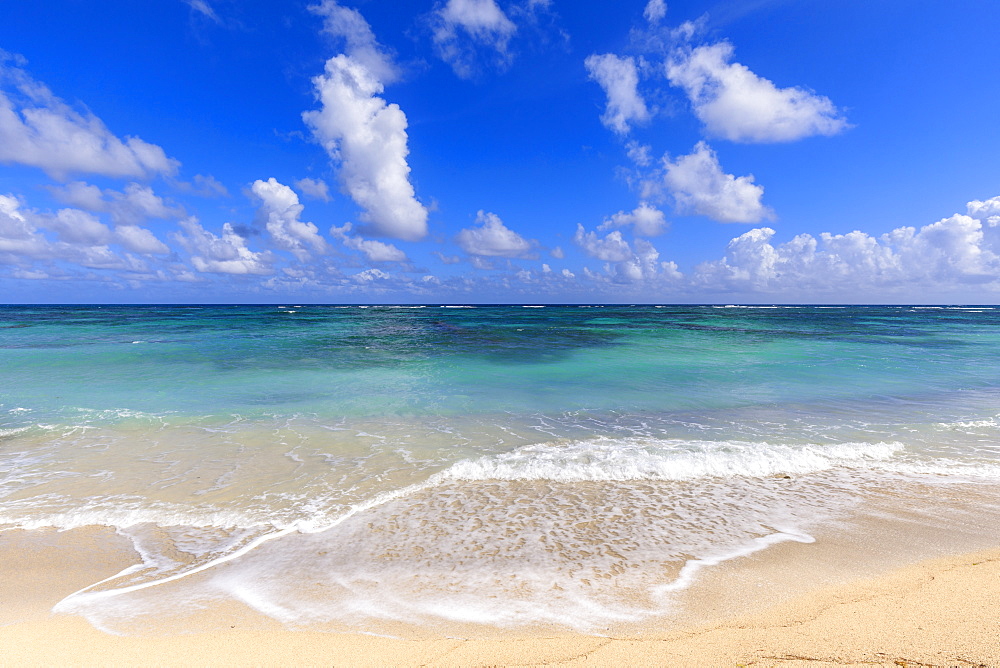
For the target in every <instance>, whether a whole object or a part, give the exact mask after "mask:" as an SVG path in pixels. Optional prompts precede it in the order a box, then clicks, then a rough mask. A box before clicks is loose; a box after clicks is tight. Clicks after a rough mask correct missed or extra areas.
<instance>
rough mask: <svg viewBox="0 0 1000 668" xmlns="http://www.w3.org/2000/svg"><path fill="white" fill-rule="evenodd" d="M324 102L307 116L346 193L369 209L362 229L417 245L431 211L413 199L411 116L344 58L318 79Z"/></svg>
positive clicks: (367, 73)
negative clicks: (409, 143) (409, 144)
mask: <svg viewBox="0 0 1000 668" xmlns="http://www.w3.org/2000/svg"><path fill="white" fill-rule="evenodd" d="M313 83H314V85H315V86H316V91H317V93H318V95H319V99H320V101H321V103H322V105H323V106H322V109H320V110H319V111H309V112H306V113H304V114H303V115H302V117H303V119H304V120H305V122H306V124H307V125H308V126H309V127H310V128H311V129H312V132H313V134H314V135H315V137H316V139H317V140H319V142H320V143H321V144H322V145H323V147H324V148H325V149H326V151H327V153H329V154H330V157H331V158H332V159H333V160H335V161H338V162H339V163H340V174H339V177H340V180H341V183H342V184H343V187H344V189H345V190H346V191H347V193H348V194H349V195H350V196H351V198H352V199H354V201H355V202H356V203H357V204H358V205H359V206H361V207H362V208H363V209H364V210H365V211H364V213H363V214H362V216H361V219H362V221H364V222H365V223H366V225H365V226H363V228H362V230H363V231H364V232H365V233H367V234H371V235H373V236H385V237H393V238H396V239H404V240H407V241H416V240H418V239H421V238H423V237H424V236H425V235H426V234H427V209H426V208H424V206H423V205H422V204H420V202H418V201H417V200H416V198H415V196H414V191H413V186H412V185H411V184H410V180H409V176H410V166H409V165H408V164H407V162H406V156H407V154H409V149H408V148H407V134H406V125H407V124H406V115H405V114H404V113H403V111H402V110H401V109H400V108H399V106H398V105H396V104H386V101H385V100H383V99H382V98H380V97H378V93H381V92H382V84H381V83H379V81H378V80H377V79H375V78H374V77H373V76H372V73H371V72H370V71H369V70H368V69H367V68H366V67H365V66H364V65H363V64H361V63H359V62H357V61H355V60H353V59H352V58H350V57H349V56H346V55H339V56H336V57H334V58H331V59H330V60H328V61H327V63H326V74H325V75H322V76H318V77H316V78H315V79H313Z"/></svg>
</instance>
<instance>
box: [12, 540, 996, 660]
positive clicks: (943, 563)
mask: <svg viewBox="0 0 1000 668" xmlns="http://www.w3.org/2000/svg"><path fill="white" fill-rule="evenodd" d="M75 531H76V532H78V533H77V535H76V536H74V540H73V543H74V546H75V549H74V550H73V561H72V562H70V563H71V567H68V568H67V565H68V562H67V557H68V556H69V555H68V552H67V551H65V550H61V548H60V546H59V543H58V540H56V541H46V540H42V541H38V537H37V535H36V536H32V541H33V542H34V544H35V549H33V550H32V549H25V545H24V544H23V543H24V541H19V540H17V539H16V537H14V540H11V538H12V536H11V534H6V535H4V534H0V536H5V540H3V541H2V542H0V565H2V568H3V572H5V573H6V574H7V577H6V578H5V582H4V584H3V586H2V588H0V594H2V599H3V600H4V601H5V602H6V603H7V605H5V606H2V607H5V608H7V610H6V611H5V612H4V613H3V614H4V618H2V619H0V624H5V625H4V626H0V648H2V652H0V665H18V666H32V665H109V664H114V665H124V664H128V665H158V666H170V665H178V666H179V665H192V664H211V665H248V664H255V665H262V664H263V665H293V664H295V665H350V666H389V665H394V666H397V665H398V666H417V665H434V666H495V665H504V666H506V665H567V666H591V665H592V666H607V665H622V666H624V665H670V666H738V665H744V666H750V665H753V666H806V665H808V666H816V665H820V666H822V665H882V666H900V665H909V666H988V667H989V668H1000V606H997V605H996V601H997V600H1000V548H993V549H989V550H985V551H977V552H971V553H968V554H962V555H958V556H947V557H938V558H933V559H927V560H923V561H919V562H917V563H915V564H909V565H906V566H902V567H897V568H895V569H894V570H891V571H889V572H887V573H883V574H881V575H878V576H875V577H865V578H861V579H854V580H850V581H847V582H840V583H838V584H832V585H827V586H822V587H820V588H818V589H814V590H812V591H808V592H806V593H801V594H798V595H795V596H794V597H792V598H790V599H788V600H784V601H781V602H778V603H768V604H766V605H765V607H763V608H762V609H757V610H755V611H753V612H746V611H743V612H737V613H736V614H732V615H729V616H726V615H724V614H719V611H718V610H716V611H715V612H716V615H715V616H716V619H714V620H713V621H710V622H700V623H699V622H687V623H684V624H682V625H680V626H677V627H670V628H665V629H659V630H657V629H656V628H655V627H651V628H649V629H648V630H646V631H644V632H642V633H635V634H632V633H625V634H620V633H619V634H615V635H613V636H610V637H601V636H592V635H582V634H575V633H572V632H559V633H546V632H538V633H535V634H533V633H530V632H527V633H526V632H524V631H512V632H504V631H502V630H499V629H498V630H497V631H496V632H495V633H493V634H483V635H480V636H478V637H470V638H460V637H443V636H442V637H430V638H428V637H424V638H421V639H405V638H389V637H378V636H373V635H365V634H362V633H328V632H320V631H299V630H289V629H285V628H284V627H282V626H280V625H279V624H278V623H277V622H273V621H262V620H261V619H259V618H258V617H257V616H255V615H250V614H247V611H246V610H244V609H241V608H240V607H239V606H233V605H228V604H220V605H219V606H216V607H215V608H212V609H210V610H206V611H204V612H202V613H199V615H198V620H197V621H198V622H199V623H198V624H197V627H198V628H201V629H213V630H211V631H207V632H206V631H199V632H194V633H190V632H183V633H179V632H176V631H174V632H167V633H166V634H164V633H163V630H162V629H157V630H154V632H157V633H158V634H157V635H143V636H118V635H111V634H108V633H105V632H102V631H100V630H98V629H96V628H94V627H93V626H91V625H90V624H89V623H88V622H87V621H86V620H84V619H83V618H82V617H77V616H69V615H60V614H52V613H51V612H49V610H51V606H52V605H53V604H54V602H55V600H58V599H59V598H60V597H62V596H64V595H66V594H68V593H70V592H71V591H74V590H75V589H76V588H77V587H76V585H77V584H78V583H83V585H86V584H87V582H86V581H85V580H87V579H88V578H95V576H97V575H100V574H101V573H105V574H106V575H105V577H106V576H107V575H111V574H113V573H114V572H117V571H118V570H120V568H121V567H122V566H123V565H128V564H129V563H130V562H131V560H132V555H131V554H130V552H131V551H130V549H129V548H128V545H127V541H125V540H124V539H122V538H121V537H118V536H115V535H114V533H113V532H111V531H110V530H104V529H96V528H94V529H82V530H75ZM30 533H32V534H35V532H30ZM56 535H58V534H53V536H56ZM43 538H44V537H43ZM81 545H82V546H84V547H85V548H86V549H83V550H82V551H81V550H80V546H81ZM739 566H740V567H741V568H745V569H748V570H754V569H755V568H756V567H757V566H761V564H753V563H744V564H740V565H739ZM767 568H774V565H773V564H772V565H770V566H767ZM90 581H91V582H93V581H96V579H95V580H90ZM737 581H739V578H737ZM739 586H740V587H742V589H743V590H744V591H743V593H742V596H744V597H753V595H754V594H755V592H754V591H753V588H752V585H750V584H749V583H747V582H746V581H742V583H741V584H740V585H739ZM53 597H55V600H53ZM764 598H766V597H764ZM11 602H16V603H15V604H14V605H10V603H11ZM14 608H16V611H15V610H14ZM15 612H16V617H17V618H18V619H15V618H13V617H12V616H11V615H12V614H14V613H15ZM202 622H204V623H202Z"/></svg>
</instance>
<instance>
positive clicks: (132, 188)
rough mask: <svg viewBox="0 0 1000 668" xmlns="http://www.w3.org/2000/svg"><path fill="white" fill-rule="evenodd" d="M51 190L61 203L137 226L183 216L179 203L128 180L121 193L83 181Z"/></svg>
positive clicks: (116, 221)
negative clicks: (156, 219)
mask: <svg viewBox="0 0 1000 668" xmlns="http://www.w3.org/2000/svg"><path fill="white" fill-rule="evenodd" d="M49 191H50V192H51V193H52V194H53V195H55V196H56V198H57V199H59V200H60V201H62V202H65V203H66V204H70V205H72V206H76V207H79V208H81V209H84V210H86V211H91V212H98V213H109V214H111V220H112V222H114V223H115V224H116V225H138V224H139V223H141V222H143V221H145V220H148V219H150V218H173V217H180V216H183V215H184V209H183V208H182V207H180V206H176V205H172V204H168V203H167V202H166V201H164V199H163V198H162V197H160V196H159V195H157V194H156V193H155V192H153V189H152V188H150V187H149V186H144V185H141V184H138V183H129V184H128V185H126V186H125V189H124V190H123V191H121V192H119V191H117V190H111V189H108V190H103V191H102V190H101V189H100V188H98V187H97V186H94V185H90V184H88V183H85V182H83V181H72V182H70V183H67V184H66V185H64V186H52V187H50V188H49Z"/></svg>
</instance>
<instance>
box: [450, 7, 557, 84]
mask: <svg viewBox="0 0 1000 668" xmlns="http://www.w3.org/2000/svg"><path fill="white" fill-rule="evenodd" d="M535 4H539V3H535ZM543 6H545V5H544V4H543ZM432 23H433V40H434V46H435V47H436V48H437V52H438V56H440V58H441V59H442V60H444V61H445V62H446V63H448V64H449V65H451V68H452V69H453V70H454V71H455V74H457V75H458V76H460V77H462V78H469V77H471V76H472V75H473V74H474V73H475V58H476V47H477V46H480V45H481V46H485V47H487V48H489V49H491V50H493V51H495V52H496V54H497V59H498V64H499V65H500V66H506V65H507V64H509V63H510V54H509V53H508V51H507V45H508V43H509V41H510V38H511V37H512V36H513V35H514V33H515V32H516V31H517V26H515V25H514V23H513V22H512V21H511V20H510V19H509V18H507V15H506V14H504V12H503V10H502V9H500V7H499V6H498V5H497V3H496V2H495V1H494V0H448V1H447V2H446V3H445V4H444V5H443V6H442V5H440V4H439V5H438V6H437V7H436V8H435V10H434V13H433V15H432Z"/></svg>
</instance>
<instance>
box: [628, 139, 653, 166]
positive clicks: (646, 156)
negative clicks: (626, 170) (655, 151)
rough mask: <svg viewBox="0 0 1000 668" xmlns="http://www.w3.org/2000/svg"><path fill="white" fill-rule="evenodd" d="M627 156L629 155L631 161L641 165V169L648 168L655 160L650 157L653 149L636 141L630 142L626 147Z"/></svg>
mask: <svg viewBox="0 0 1000 668" xmlns="http://www.w3.org/2000/svg"><path fill="white" fill-rule="evenodd" d="M625 150H626V155H628V157H629V160H631V161H632V162H634V163H635V164H637V165H639V166H640V167H648V166H649V165H650V164H652V162H653V158H652V156H651V155H650V151H652V147H650V146H649V145H647V144H640V143H639V142H636V141H630V142H629V143H628V144H626V145H625Z"/></svg>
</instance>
